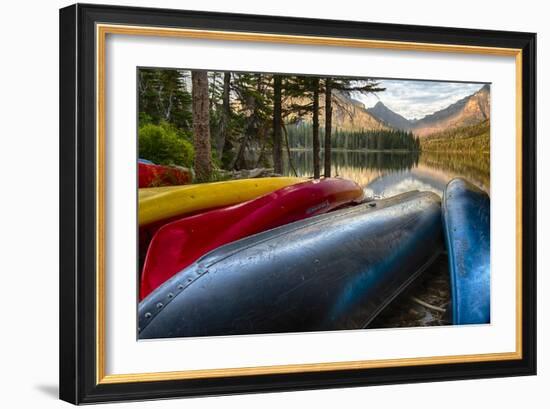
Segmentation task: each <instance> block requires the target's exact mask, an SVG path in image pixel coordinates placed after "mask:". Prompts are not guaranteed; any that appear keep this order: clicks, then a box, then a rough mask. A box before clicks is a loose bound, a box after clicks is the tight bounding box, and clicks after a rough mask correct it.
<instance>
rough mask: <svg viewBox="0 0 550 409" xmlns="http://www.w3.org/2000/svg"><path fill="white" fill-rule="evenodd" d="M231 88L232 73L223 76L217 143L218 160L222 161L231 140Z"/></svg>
mask: <svg viewBox="0 0 550 409" xmlns="http://www.w3.org/2000/svg"><path fill="white" fill-rule="evenodd" d="M230 87H231V73H230V72H226V73H224V75H223V93H222V115H221V119H220V133H219V135H218V139H217V141H216V153H217V155H218V159H220V160H221V159H222V156H223V148H224V146H225V141H227V140H228V139H229V120H230V118H231V105H229V102H230V100H229V93H230Z"/></svg>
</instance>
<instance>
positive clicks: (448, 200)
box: [442, 179, 491, 324]
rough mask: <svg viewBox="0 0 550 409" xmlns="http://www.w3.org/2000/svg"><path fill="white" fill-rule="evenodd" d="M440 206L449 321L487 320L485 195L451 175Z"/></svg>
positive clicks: (487, 220)
mask: <svg viewBox="0 0 550 409" xmlns="http://www.w3.org/2000/svg"><path fill="white" fill-rule="evenodd" d="M442 210H443V227H444V232H445V243H446V246H447V251H448V254H449V274H450V283H451V313H452V323H453V324H486V323H489V322H490V315H491V314H490V313H491V308H490V304H491V280H490V241H491V240H490V237H491V234H490V200H489V196H488V195H487V194H486V193H485V192H483V191H482V190H480V189H478V188H477V187H475V186H474V185H472V184H471V183H469V182H467V181H465V180H463V179H453V180H451V181H450V182H449V184H448V185H447V187H446V188H445V192H444V194H443V205H442Z"/></svg>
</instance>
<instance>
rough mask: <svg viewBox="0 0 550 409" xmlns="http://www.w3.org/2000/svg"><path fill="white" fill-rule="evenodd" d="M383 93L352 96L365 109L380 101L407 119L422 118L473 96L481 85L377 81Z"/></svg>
mask: <svg viewBox="0 0 550 409" xmlns="http://www.w3.org/2000/svg"><path fill="white" fill-rule="evenodd" d="M380 86H381V87H384V88H386V90H385V91H383V92H379V93H377V94H368V95H362V94H358V93H357V94H355V95H353V97H354V99H357V100H359V101H361V102H362V103H364V104H365V106H366V107H367V108H369V107H372V106H374V105H375V104H376V103H377V102H378V101H382V102H383V103H384V105H386V106H387V107H388V108H390V109H391V110H393V111H394V112H397V113H398V114H400V115H402V116H404V117H405V118H407V119H415V118H422V117H424V116H426V115H429V114H432V113H434V112H436V111H439V110H441V109H443V108H446V107H448V106H449V105H451V104H453V103H455V102H456V101H458V100H460V99H462V98H464V97H466V96H468V95H471V94H473V93H474V92H476V91H477V90H479V89H480V88H481V87H482V86H483V84H479V83H462V82H436V81H418V80H390V79H388V80H380Z"/></svg>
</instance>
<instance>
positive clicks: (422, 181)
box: [284, 150, 490, 198]
mask: <svg viewBox="0 0 550 409" xmlns="http://www.w3.org/2000/svg"><path fill="white" fill-rule="evenodd" d="M323 155H324V153H323V152H321V173H322V169H323ZM284 156H285V158H284V172H285V175H289V176H293V175H294V174H295V173H294V170H295V171H296V174H297V176H305V177H311V176H313V153H312V152H311V151H299V150H293V151H291V152H290V159H291V160H290V162H289V160H288V154H285V155H284ZM293 169H294V170H293ZM332 176H339V177H343V178H346V179H351V180H354V181H355V182H357V183H358V184H360V185H361V186H363V187H364V189H365V193H366V195H367V196H368V197H374V198H384V197H390V196H394V195H396V194H399V193H403V192H407V191H411V190H421V191H431V192H434V193H437V194H438V195H439V196H441V195H442V193H443V190H444V189H445V185H446V184H447V183H448V182H449V181H450V180H451V179H453V178H455V177H462V178H464V179H467V180H469V181H470V182H472V183H473V184H474V185H476V186H478V187H479V188H481V189H482V190H484V191H485V192H487V193H489V190H490V160H489V154H485V153H476V154H469V153H449V152H420V153H419V152H397V151H394V152H388V151H386V152H361V151H333V152H332Z"/></svg>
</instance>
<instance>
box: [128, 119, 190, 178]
mask: <svg viewBox="0 0 550 409" xmlns="http://www.w3.org/2000/svg"><path fill="white" fill-rule="evenodd" d="M138 143H139V157H140V158H144V159H148V160H150V161H153V162H154V163H157V164H159V165H180V166H185V167H192V166H193V158H194V156H195V152H194V149H193V144H192V143H191V142H190V141H189V140H188V137H187V135H185V134H183V133H182V132H178V131H177V130H176V129H175V128H174V127H173V126H171V125H169V124H167V123H165V122H163V123H160V124H159V125H155V124H152V123H146V124H144V125H141V126H140V128H139V131H138Z"/></svg>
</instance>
